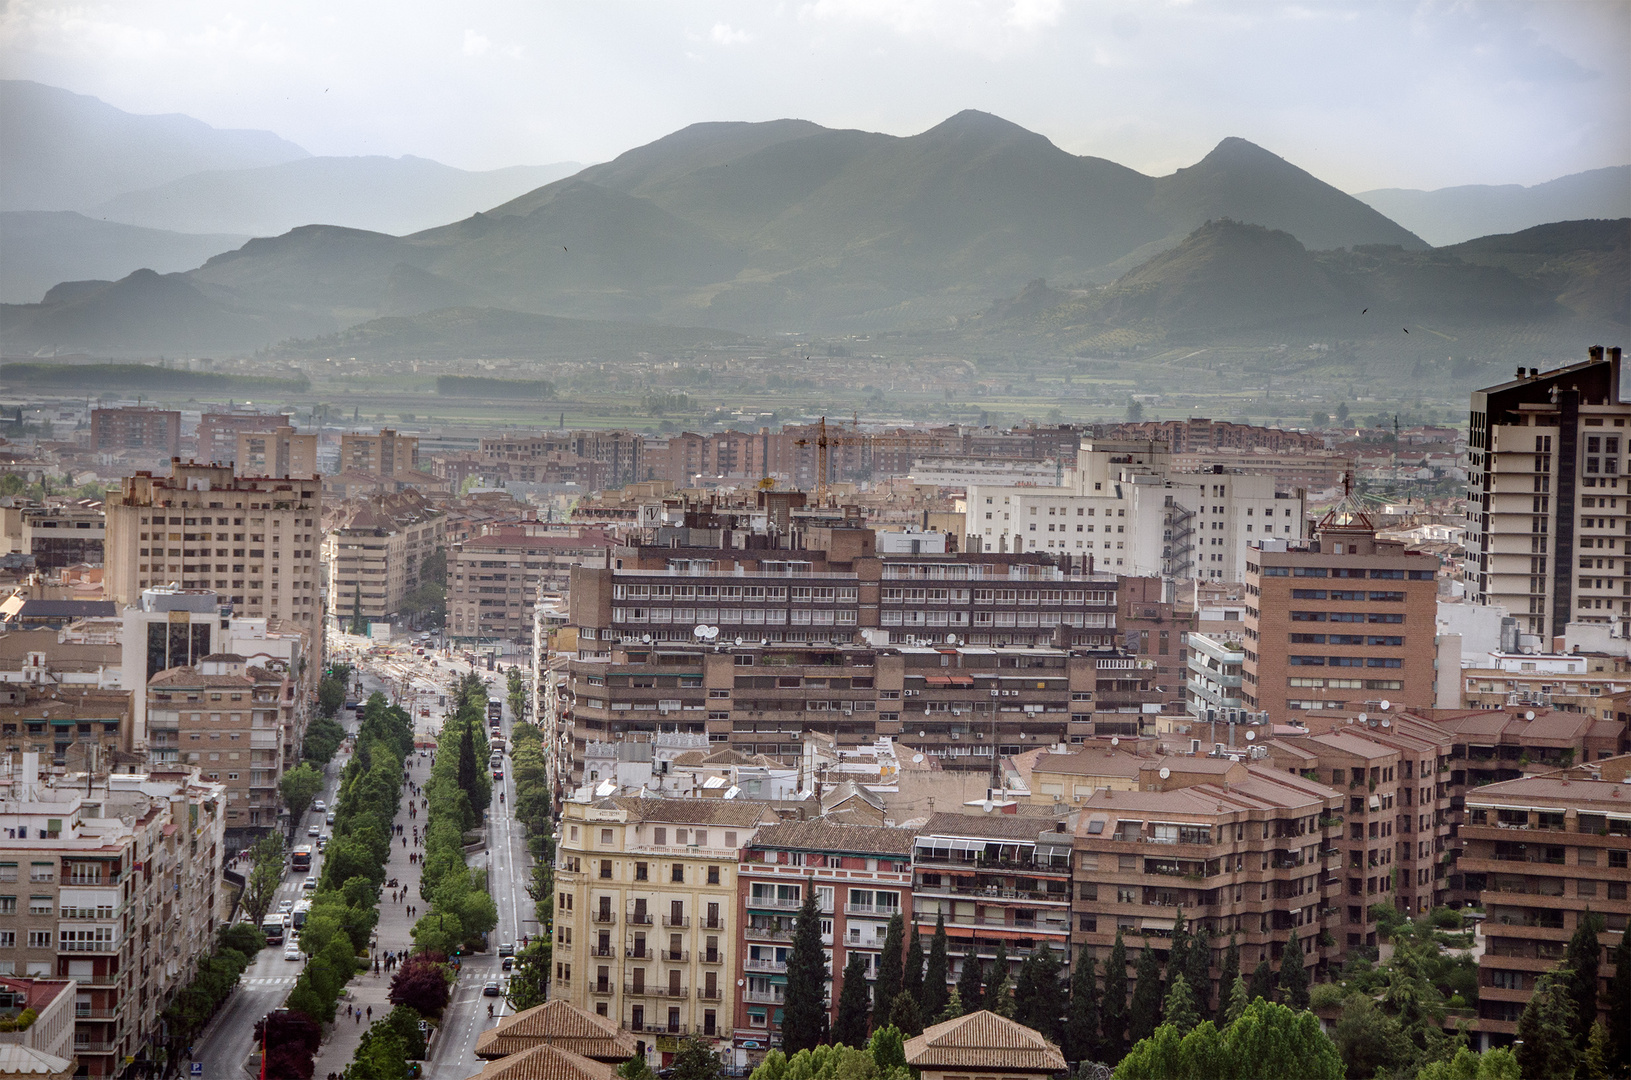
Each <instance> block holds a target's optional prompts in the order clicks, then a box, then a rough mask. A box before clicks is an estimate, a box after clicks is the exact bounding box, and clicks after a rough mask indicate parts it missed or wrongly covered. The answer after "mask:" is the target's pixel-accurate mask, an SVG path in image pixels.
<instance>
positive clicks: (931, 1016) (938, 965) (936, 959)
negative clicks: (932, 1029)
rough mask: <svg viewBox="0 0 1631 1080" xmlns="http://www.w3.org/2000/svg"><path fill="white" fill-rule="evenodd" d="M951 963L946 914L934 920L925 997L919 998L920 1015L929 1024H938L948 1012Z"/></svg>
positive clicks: (925, 981)
mask: <svg viewBox="0 0 1631 1080" xmlns="http://www.w3.org/2000/svg"><path fill="white" fill-rule="evenodd" d="M949 964H950V961H949V960H948V959H947V958H946V914H945V912H941V913H940V914H939V915H936V916H935V919H934V937H933V938H931V939H930V940H929V961H928V963H927V964H926V965H924V968H923V995H922V996H921V997H920V998H918V1000H917V1004H918V1013H919V1014H921V1015H922V1016H923V1018H924V1019H925V1020H926V1021H928V1022H929V1023H931V1024H932V1023H937V1022H938V1020H937V1019H936V1018H937V1017H939V1015H940V1014H941V1013H943V1012H945V1011H946V999H947V998H948V997H950V996H951V990H950V989H949V988H948V987H947V985H946V984H947V983H949V982H950V981H951V968H950V967H949V966H948V965H949Z"/></svg>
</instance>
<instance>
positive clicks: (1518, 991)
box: [1460, 756, 1631, 1048]
mask: <svg viewBox="0 0 1631 1080" xmlns="http://www.w3.org/2000/svg"><path fill="white" fill-rule="evenodd" d="M1628 793H1631V758H1627V757H1623V756H1622V757H1614V758H1609V759H1607V760H1604V761H1594V762H1590V763H1582V764H1580V765H1576V766H1574V767H1573V768H1570V769H1565V770H1559V771H1554V772H1550V773H1545V774H1542V775H1537V776H1525V777H1521V778H1519V779H1516V780H1505V781H1500V782H1497V783H1493V784H1487V785H1485V786H1482V787H1476V788H1471V789H1469V790H1468V791H1467V802H1466V823H1465V824H1464V825H1463V826H1462V827H1461V836H1460V844H1461V858H1460V869H1461V872H1462V873H1463V874H1464V875H1466V880H1467V885H1468V888H1469V890H1472V891H1473V893H1474V895H1475V896H1476V897H1477V899H1478V902H1479V903H1481V904H1483V905H1484V915H1485V918H1484V921H1483V936H1484V942H1485V945H1484V952H1483V955H1482V956H1480V957H1479V958H1478V1019H1477V1020H1476V1021H1475V1022H1474V1026H1475V1028H1476V1030H1477V1033H1478V1040H1479V1045H1480V1047H1482V1048H1487V1047H1489V1046H1492V1045H1509V1044H1510V1043H1511V1042H1512V1038H1513V1036H1514V1035H1515V1034H1516V1032H1517V1022H1518V1017H1519V1016H1520V1015H1521V1014H1522V1012H1523V1008H1524V1006H1525V1005H1526V1004H1527V1003H1528V1001H1529V997H1530V995H1531V994H1533V993H1534V989H1535V980H1536V979H1537V978H1538V977H1539V976H1540V975H1541V974H1542V973H1544V972H1547V971H1550V970H1552V969H1553V968H1555V967H1556V966H1557V963H1558V961H1559V960H1560V959H1562V956H1563V951H1564V948H1565V947H1566V946H1567V944H1568V941H1569V939H1570V938H1571V937H1573V936H1574V932H1575V930H1576V929H1577V928H1578V926H1579V922H1580V919H1581V918H1582V917H1583V916H1584V915H1585V913H1586V912H1587V911H1590V912H1593V913H1595V914H1596V915H1598V916H1600V917H1602V919H1603V920H1604V929H1603V932H1602V933H1600V934H1599V935H1598V941H1599V942H1600V943H1601V944H1602V946H1603V948H1604V949H1605V950H1607V951H1608V952H1609V953H1610V954H1612V951H1613V950H1614V948H1615V947H1616V946H1618V944H1619V941H1620V936H1621V935H1622V934H1624V933H1625V932H1626V927H1627V920H1628V918H1631V899H1628V897H1627V889H1628V888H1631V868H1628V859H1631V794H1628ZM1611 960H1612V956H1611V955H1610V956H1609V957H1607V958H1605V961H1611ZM1613 978H1614V965H1613V963H1612V962H1604V963H1603V964H1602V965H1601V967H1600V968H1599V970H1598V979H1599V983H1598V990H1597V1002H1598V1006H1599V1008H1606V1005H1607V1002H1608V985H1609V982H1610V980H1612V979H1613ZM1604 1018H1605V1019H1606V1016H1605V1017H1604Z"/></svg>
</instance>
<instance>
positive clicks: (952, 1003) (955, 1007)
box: [934, 986, 967, 1024]
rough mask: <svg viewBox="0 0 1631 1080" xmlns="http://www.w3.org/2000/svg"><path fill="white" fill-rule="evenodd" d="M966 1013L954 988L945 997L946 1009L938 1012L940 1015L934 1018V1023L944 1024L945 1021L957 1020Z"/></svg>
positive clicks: (961, 998) (961, 1000) (960, 997)
mask: <svg viewBox="0 0 1631 1080" xmlns="http://www.w3.org/2000/svg"><path fill="white" fill-rule="evenodd" d="M966 1011H967V1010H965V1009H964V1008H963V997H962V995H961V994H959V993H958V992H957V987H955V986H954V987H952V988H951V993H950V994H949V995H947V997H946V1007H945V1008H944V1009H941V1010H940V1015H939V1016H937V1017H935V1019H934V1022H935V1023H937V1024H944V1023H945V1022H946V1021H947V1020H955V1019H957V1018H958V1017H959V1016H962V1015H963V1013H964V1012H966Z"/></svg>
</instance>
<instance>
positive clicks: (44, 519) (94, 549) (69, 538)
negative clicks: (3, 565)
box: [22, 501, 107, 571]
mask: <svg viewBox="0 0 1631 1080" xmlns="http://www.w3.org/2000/svg"><path fill="white" fill-rule="evenodd" d="M22 526H23V535H22V550H23V551H24V552H26V553H28V554H30V555H32V556H34V567H35V569H37V570H41V571H48V570H60V569H62V568H63V567H65V566H73V565H75V564H76V563H90V564H92V565H94V566H100V565H101V564H102V558H103V544H104V541H105V540H106V537H107V518H106V517H104V516H103V513H102V507H101V505H100V504H97V503H93V502H79V501H75V502H70V503H61V504H58V505H55V506H38V507H29V508H27V509H25V510H24V511H23V512H22Z"/></svg>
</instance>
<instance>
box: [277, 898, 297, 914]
mask: <svg viewBox="0 0 1631 1080" xmlns="http://www.w3.org/2000/svg"><path fill="white" fill-rule="evenodd" d="M277 910H278V914H279V915H287V914H288V913H289V912H291V911H293V910H294V901H293V900H279V901H278V904H277Z"/></svg>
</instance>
